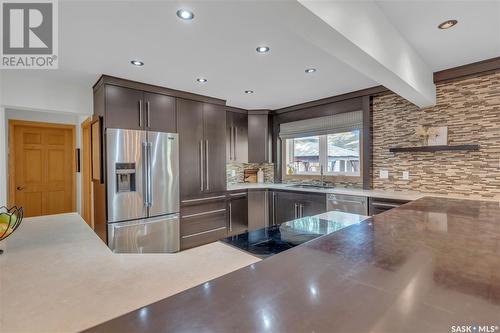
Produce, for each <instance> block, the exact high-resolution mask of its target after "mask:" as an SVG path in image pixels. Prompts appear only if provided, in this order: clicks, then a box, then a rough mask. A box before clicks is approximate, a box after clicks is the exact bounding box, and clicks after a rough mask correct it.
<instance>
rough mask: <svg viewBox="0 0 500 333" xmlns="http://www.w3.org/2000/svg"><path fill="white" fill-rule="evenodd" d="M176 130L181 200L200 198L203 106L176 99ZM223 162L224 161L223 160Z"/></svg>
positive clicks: (198, 103)
mask: <svg viewBox="0 0 500 333" xmlns="http://www.w3.org/2000/svg"><path fill="white" fill-rule="evenodd" d="M177 129H178V130H179V181H180V183H179V185H180V194H181V200H185V199H193V198H198V197H200V196H201V194H202V192H203V189H204V184H205V183H204V179H203V178H202V170H203V168H204V166H203V165H202V163H203V158H204V157H203V152H204V150H203V147H202V144H203V104H202V103H200V102H195V101H190V100H187V99H181V98H178V99H177ZM223 161H224V160H223Z"/></svg>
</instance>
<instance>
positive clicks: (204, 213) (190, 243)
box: [181, 194, 227, 250]
mask: <svg viewBox="0 0 500 333" xmlns="http://www.w3.org/2000/svg"><path fill="white" fill-rule="evenodd" d="M226 214H227V204H226V195H225V194H223V195H220V196H216V197H210V198H203V199H198V200H191V201H189V202H185V203H184V204H183V205H182V206H181V250H185V249H188V248H192V247H195V246H199V245H203V244H208V243H211V242H215V241H217V240H219V239H221V238H224V237H226V236H227V215H226Z"/></svg>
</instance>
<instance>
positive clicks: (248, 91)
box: [245, 90, 253, 94]
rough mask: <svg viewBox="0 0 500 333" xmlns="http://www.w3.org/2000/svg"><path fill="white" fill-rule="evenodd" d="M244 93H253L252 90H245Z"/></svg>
mask: <svg viewBox="0 0 500 333" xmlns="http://www.w3.org/2000/svg"><path fill="white" fill-rule="evenodd" d="M245 94H253V90H245Z"/></svg>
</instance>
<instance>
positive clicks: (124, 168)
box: [115, 163, 135, 193]
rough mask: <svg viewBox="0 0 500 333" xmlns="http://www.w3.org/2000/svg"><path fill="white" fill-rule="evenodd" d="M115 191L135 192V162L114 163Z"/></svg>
mask: <svg viewBox="0 0 500 333" xmlns="http://www.w3.org/2000/svg"><path fill="white" fill-rule="evenodd" d="M115 170H116V192H118V193H120V192H135V163H116V164H115Z"/></svg>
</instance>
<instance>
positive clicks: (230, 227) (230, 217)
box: [229, 202, 233, 231]
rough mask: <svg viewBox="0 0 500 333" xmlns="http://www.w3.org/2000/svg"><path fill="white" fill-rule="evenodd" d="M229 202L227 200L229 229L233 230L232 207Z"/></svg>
mask: <svg viewBox="0 0 500 333" xmlns="http://www.w3.org/2000/svg"><path fill="white" fill-rule="evenodd" d="M232 208H233V207H232V205H231V202H229V231H233V209H232Z"/></svg>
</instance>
